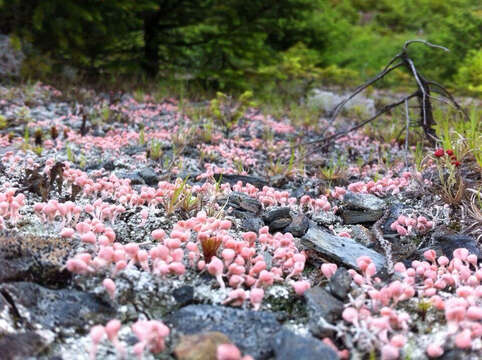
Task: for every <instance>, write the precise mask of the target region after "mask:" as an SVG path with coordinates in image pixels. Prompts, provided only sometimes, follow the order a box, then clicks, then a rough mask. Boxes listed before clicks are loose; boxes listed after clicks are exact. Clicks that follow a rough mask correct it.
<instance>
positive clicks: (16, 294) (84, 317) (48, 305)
mask: <svg viewBox="0 0 482 360" xmlns="http://www.w3.org/2000/svg"><path fill="white" fill-rule="evenodd" d="M0 292H1V293H2V294H4V295H5V294H8V296H9V298H10V299H11V302H12V303H13V304H14V305H15V307H16V309H17V311H18V314H19V316H20V317H21V318H22V319H23V321H25V322H26V323H28V324H29V325H30V326H34V325H35V324H40V325H42V326H43V327H45V328H47V329H50V330H55V329H56V328H57V327H58V328H60V329H61V330H62V329H64V328H70V327H73V328H77V329H83V328H84V327H85V325H86V322H88V321H92V322H95V323H105V322H107V321H108V320H110V319H112V318H113V317H114V316H115V314H116V311H115V309H114V308H112V306H111V305H109V304H107V303H105V302H103V301H102V300H100V299H99V298H97V297H96V296H94V295H92V294H89V293H84V292H81V291H78V290H73V289H62V290H51V289H47V288H44V287H42V286H40V285H37V284H34V283H29V282H12V283H6V284H2V285H1V286H0Z"/></svg>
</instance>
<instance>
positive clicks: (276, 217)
mask: <svg viewBox="0 0 482 360" xmlns="http://www.w3.org/2000/svg"><path fill="white" fill-rule="evenodd" d="M263 220H264V222H265V224H267V225H268V226H269V230H270V231H271V232H276V231H279V230H282V229H284V228H285V227H287V226H288V225H289V224H291V221H292V219H291V215H290V208H288V207H273V208H270V209H269V210H267V211H265V212H264V214H263Z"/></svg>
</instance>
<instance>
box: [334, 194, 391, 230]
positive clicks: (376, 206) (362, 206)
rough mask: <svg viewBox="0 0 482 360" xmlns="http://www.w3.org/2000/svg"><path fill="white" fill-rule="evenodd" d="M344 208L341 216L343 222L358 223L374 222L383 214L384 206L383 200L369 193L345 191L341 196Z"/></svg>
mask: <svg viewBox="0 0 482 360" xmlns="http://www.w3.org/2000/svg"><path fill="white" fill-rule="evenodd" d="M343 203H344V204H345V208H343V209H342V211H341V217H342V218H343V222H344V223H345V224H360V223H367V222H375V221H377V220H378V219H380V218H381V217H382V215H383V210H384V209H385V207H386V203H385V201H383V200H381V199H379V198H377V197H376V196H375V195H371V194H359V193H352V192H347V193H346V194H345V197H344V198H343Z"/></svg>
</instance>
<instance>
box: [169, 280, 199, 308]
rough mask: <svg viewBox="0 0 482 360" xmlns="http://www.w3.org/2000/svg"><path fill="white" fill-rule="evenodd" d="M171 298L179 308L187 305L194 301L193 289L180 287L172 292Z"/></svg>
mask: <svg viewBox="0 0 482 360" xmlns="http://www.w3.org/2000/svg"><path fill="white" fill-rule="evenodd" d="M172 296H174V299H175V300H176V302H177V304H178V305H179V306H180V307H182V306H186V305H189V304H191V303H192V302H193V300H194V288H193V287H192V286H189V285H184V286H181V287H180V288H177V289H175V290H174V291H173V292H172Z"/></svg>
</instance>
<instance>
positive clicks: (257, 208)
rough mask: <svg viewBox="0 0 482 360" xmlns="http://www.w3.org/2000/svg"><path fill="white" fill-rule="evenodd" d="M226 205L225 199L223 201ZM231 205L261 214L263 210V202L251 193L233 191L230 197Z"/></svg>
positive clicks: (229, 203)
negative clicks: (250, 194)
mask: <svg viewBox="0 0 482 360" xmlns="http://www.w3.org/2000/svg"><path fill="white" fill-rule="evenodd" d="M222 205H224V201H222ZM229 206H231V207H233V208H234V209H237V210H242V211H247V212H251V213H253V214H259V213H260V212H261V208H262V206H261V203H260V202H259V201H258V200H256V199H255V198H252V197H251V196H249V195H246V194H244V193H240V192H237V191H233V192H232V193H230V194H229V197H228V207H229Z"/></svg>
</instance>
